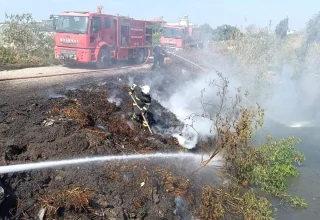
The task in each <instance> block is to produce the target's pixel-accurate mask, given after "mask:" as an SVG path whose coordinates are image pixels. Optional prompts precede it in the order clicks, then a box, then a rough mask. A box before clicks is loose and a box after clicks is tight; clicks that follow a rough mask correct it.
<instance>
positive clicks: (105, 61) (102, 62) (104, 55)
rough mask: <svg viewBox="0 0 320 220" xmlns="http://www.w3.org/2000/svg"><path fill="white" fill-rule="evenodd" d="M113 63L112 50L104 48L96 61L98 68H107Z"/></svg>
mask: <svg viewBox="0 0 320 220" xmlns="http://www.w3.org/2000/svg"><path fill="white" fill-rule="evenodd" d="M110 65H111V56H110V51H109V50H108V49H106V48H102V49H101V50H100V52H99V57H98V60H97V63H96V66H97V68H98V69H105V68H107V67H109V66H110Z"/></svg>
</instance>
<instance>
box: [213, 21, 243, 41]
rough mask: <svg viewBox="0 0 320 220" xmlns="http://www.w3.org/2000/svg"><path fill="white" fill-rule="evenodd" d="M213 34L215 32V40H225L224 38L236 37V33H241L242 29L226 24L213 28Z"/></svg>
mask: <svg viewBox="0 0 320 220" xmlns="http://www.w3.org/2000/svg"><path fill="white" fill-rule="evenodd" d="M212 34H213V40H216V41H223V40H232V39H235V38H236V35H239V34H241V31H240V30H239V28H237V27H234V26H231V25H228V24H224V25H221V26H218V27H217V28H215V29H213V32H212Z"/></svg>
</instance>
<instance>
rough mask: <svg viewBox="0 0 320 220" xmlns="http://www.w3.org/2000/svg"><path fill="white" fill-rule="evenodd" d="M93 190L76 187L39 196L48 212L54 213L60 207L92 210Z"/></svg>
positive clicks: (72, 209) (78, 210)
mask: <svg viewBox="0 0 320 220" xmlns="http://www.w3.org/2000/svg"><path fill="white" fill-rule="evenodd" d="M93 195H94V194H93V191H91V190H88V189H80V188H79V187H78V188H74V189H72V190H61V191H59V192H57V193H52V194H50V195H45V196H43V197H40V196H39V197H38V201H39V202H40V204H41V206H43V207H44V208H46V210H47V214H49V215H54V214H56V213H57V211H58V209H60V208H63V209H65V210H67V211H75V212H78V213H81V212H87V213H88V212H91V211H92V209H91V208H90V202H89V201H90V200H91V199H92V198H93Z"/></svg>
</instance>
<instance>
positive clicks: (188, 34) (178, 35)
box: [160, 16, 203, 51]
mask: <svg viewBox="0 0 320 220" xmlns="http://www.w3.org/2000/svg"><path fill="white" fill-rule="evenodd" d="M161 32H162V33H161V38H160V43H161V44H162V45H164V46H165V47H166V48H167V50H168V51H175V50H180V49H182V48H188V47H191V48H192V47H196V48H202V47H203V42H202V37H203V36H202V31H201V30H200V28H199V27H197V26H195V25H193V24H190V23H189V19H188V16H184V18H181V19H180V21H179V23H167V24H165V25H163V26H162V31H161Z"/></svg>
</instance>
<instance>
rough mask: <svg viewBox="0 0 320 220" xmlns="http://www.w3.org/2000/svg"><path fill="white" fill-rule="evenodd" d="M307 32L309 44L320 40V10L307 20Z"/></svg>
mask: <svg viewBox="0 0 320 220" xmlns="http://www.w3.org/2000/svg"><path fill="white" fill-rule="evenodd" d="M306 34H307V39H306V43H307V44H311V43H313V42H316V43H319V42H320V11H319V12H318V13H317V14H315V15H314V16H313V17H312V18H311V19H310V20H309V21H308V22H307V26H306Z"/></svg>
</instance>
